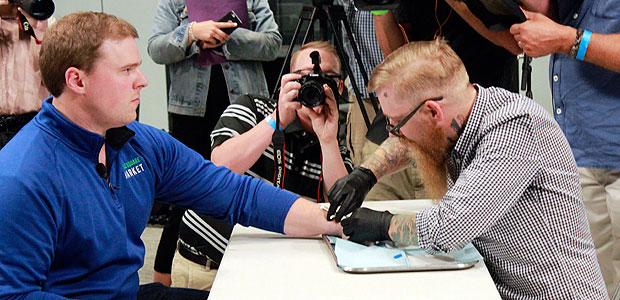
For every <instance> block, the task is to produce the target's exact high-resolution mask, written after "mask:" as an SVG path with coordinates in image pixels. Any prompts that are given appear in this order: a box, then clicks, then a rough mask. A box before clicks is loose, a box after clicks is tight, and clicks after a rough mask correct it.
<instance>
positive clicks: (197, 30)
mask: <svg viewBox="0 0 620 300" xmlns="http://www.w3.org/2000/svg"><path fill="white" fill-rule="evenodd" d="M233 27H237V24H236V23H233V22H215V21H204V22H197V23H190V24H189V26H188V29H187V30H188V32H189V33H190V34H189V43H190V44H191V43H192V42H194V38H195V39H196V40H198V41H201V42H202V43H200V46H201V47H202V48H203V49H207V48H216V47H219V46H221V45H223V44H225V43H226V42H228V40H229V38H230V37H229V36H228V34H226V33H225V32H224V31H222V28H233Z"/></svg>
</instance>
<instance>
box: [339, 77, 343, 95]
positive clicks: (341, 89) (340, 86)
mask: <svg viewBox="0 0 620 300" xmlns="http://www.w3.org/2000/svg"><path fill="white" fill-rule="evenodd" d="M342 91H344V80H338V94H340V95H342Z"/></svg>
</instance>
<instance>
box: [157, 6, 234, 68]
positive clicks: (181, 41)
mask: <svg viewBox="0 0 620 300" xmlns="http://www.w3.org/2000/svg"><path fill="white" fill-rule="evenodd" d="M176 11H177V9H176V7H175V5H174V2H173V1H171V0H160V1H159V4H158V5H157V11H155V17H154V19H153V26H152V31H153V35H152V36H151V37H150V38H149V42H148V48H147V51H148V53H149V56H150V57H151V58H152V59H153V61H154V62H155V63H158V64H170V63H175V62H179V61H182V60H185V59H187V58H189V57H191V56H193V55H196V54H198V53H199V52H200V47H199V46H198V45H197V44H196V43H194V40H193V39H192V37H191V35H190V34H189V25H190V23H187V24H181V23H182V22H181V21H182V19H181V16H179V15H177V13H176ZM185 18H187V16H184V18H183V19H185ZM235 26H236V25H234V23H223V22H213V21H204V22H199V23H196V24H194V26H193V27H192V28H193V34H194V36H195V37H196V38H197V39H199V40H205V41H210V40H212V39H213V38H216V39H218V40H219V41H221V42H220V44H209V43H208V42H207V43H204V45H208V46H205V47H215V46H219V45H221V43H223V42H226V41H227V40H228V38H229V37H228V35H227V34H225V33H224V32H222V31H221V30H220V29H219V28H225V27H235Z"/></svg>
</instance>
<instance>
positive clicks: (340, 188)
mask: <svg viewBox="0 0 620 300" xmlns="http://www.w3.org/2000/svg"><path fill="white" fill-rule="evenodd" d="M343 179H344V178H341V179H339V180H337V181H336V183H334V185H333V186H332V188H331V189H329V191H328V192H327V199H329V210H328V211H327V220H328V221H331V220H333V219H334V217H335V214H336V212H337V211H338V207H340V205H341V203H342V200H343V199H345V197H346V194H344V190H345V187H346V183H344V182H345V180H343Z"/></svg>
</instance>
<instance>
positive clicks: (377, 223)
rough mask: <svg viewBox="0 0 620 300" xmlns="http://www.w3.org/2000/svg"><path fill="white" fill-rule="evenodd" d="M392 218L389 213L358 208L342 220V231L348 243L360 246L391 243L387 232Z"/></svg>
mask: <svg viewBox="0 0 620 300" xmlns="http://www.w3.org/2000/svg"><path fill="white" fill-rule="evenodd" d="M393 216H394V215H393V214H391V213H390V212H389V211H376V210H372V209H368V208H365V207H363V208H359V209H357V210H356V211H355V212H353V214H352V215H351V217H349V218H346V219H344V220H342V223H341V224H342V229H343V232H344V234H345V235H346V236H348V237H349V240H350V241H353V242H356V243H360V244H365V242H376V241H391V240H392V239H390V235H389V234H388V230H389V229H390V222H391V221H392V217H393Z"/></svg>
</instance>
